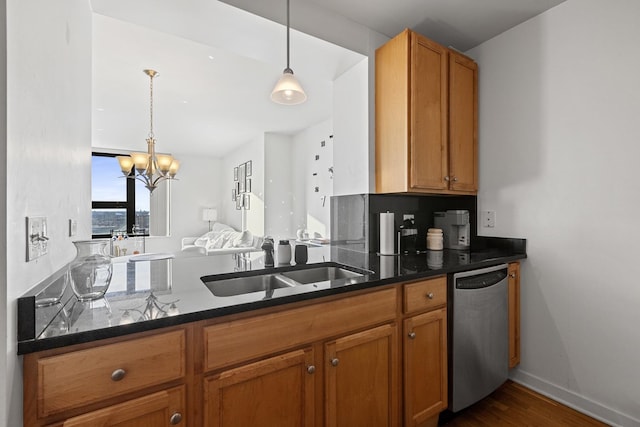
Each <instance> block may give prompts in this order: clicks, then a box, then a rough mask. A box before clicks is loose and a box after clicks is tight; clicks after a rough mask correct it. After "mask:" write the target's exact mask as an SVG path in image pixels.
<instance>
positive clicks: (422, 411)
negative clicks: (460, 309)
mask: <svg viewBox="0 0 640 427" xmlns="http://www.w3.org/2000/svg"><path fill="white" fill-rule="evenodd" d="M404 333H405V338H404V340H405V342H404V409H405V423H404V425H405V426H407V427H413V426H419V425H421V424H422V423H424V422H425V421H427V420H429V419H431V418H433V417H434V416H437V415H438V414H439V413H440V412H441V411H443V410H445V409H446V408H447V310H446V308H441V309H438V310H433V311H430V312H427V313H424V314H420V315H417V316H413V317H409V318H408V319H406V320H405V321H404Z"/></svg>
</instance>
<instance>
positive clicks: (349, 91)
mask: <svg viewBox="0 0 640 427" xmlns="http://www.w3.org/2000/svg"><path fill="white" fill-rule="evenodd" d="M368 63H369V61H368V60H366V59H365V60H363V61H362V62H360V63H359V64H356V65H355V66H353V67H352V68H351V69H349V70H348V71H346V72H345V73H344V74H342V75H341V76H340V77H338V78H337V79H336V80H335V81H334V82H333V117H334V118H333V132H334V133H333V139H334V151H333V153H334V177H333V181H334V184H333V186H334V192H335V195H336V196H340V195H344V194H358V193H367V192H368V191H369V81H368V78H367V74H368Z"/></svg>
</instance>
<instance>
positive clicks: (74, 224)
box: [69, 219, 78, 237]
mask: <svg viewBox="0 0 640 427" xmlns="http://www.w3.org/2000/svg"><path fill="white" fill-rule="evenodd" d="M77 233H78V221H76V220H75V219H70V220H69V237H73V236H75V235H76V234H77Z"/></svg>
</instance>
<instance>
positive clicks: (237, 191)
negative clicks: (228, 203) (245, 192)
mask: <svg viewBox="0 0 640 427" xmlns="http://www.w3.org/2000/svg"><path fill="white" fill-rule="evenodd" d="M239 195H240V182H239V181H236V197H237V196H239Z"/></svg>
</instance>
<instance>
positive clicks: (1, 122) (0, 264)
mask: <svg viewBox="0 0 640 427" xmlns="http://www.w3.org/2000/svg"><path fill="white" fill-rule="evenodd" d="M6 17H7V2H6V1H5V0H0V82H3V83H4V82H6V81H7V20H6ZM0 99H7V85H6V84H0ZM6 164H7V103H6V102H0V165H2V166H3V167H2V168H0V169H1V171H0V224H1V225H2V226H0V272H3V271H4V272H5V274H2V273H0V307H3V308H4V307H7V275H6V271H7V243H6V242H7V169H6V167H4V166H5V165H6ZM7 311H8V310H5V313H6V312H7ZM0 313H1V311H0ZM5 315H6V314H5ZM7 323H8V318H4V317H2V315H1V314H0V372H1V374H0V414H8V413H9V409H8V408H9V407H10V405H11V399H10V398H9V396H11V391H12V386H13V383H12V382H11V381H7V380H6V379H5V378H7V377H8V375H6V372H9V370H8V367H9V366H8V364H7V360H12V359H13V358H14V357H15V356H14V355H13V354H11V355H10V354H8V352H7V349H8V348H9V347H10V346H9V345H8V341H7V338H8V337H10V336H11V335H10V334H9V328H8V325H7ZM18 408H20V406H19V407H18ZM11 412H13V413H14V414H15V413H16V410H15V409H11ZM7 418H8V416H5V415H3V416H2V418H0V425H1V424H2V423H3V422H6V420H7Z"/></svg>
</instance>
